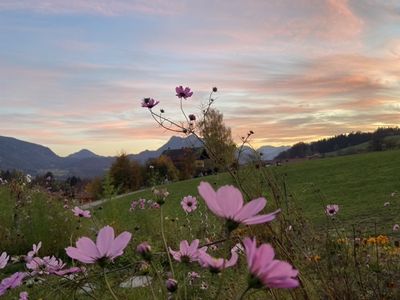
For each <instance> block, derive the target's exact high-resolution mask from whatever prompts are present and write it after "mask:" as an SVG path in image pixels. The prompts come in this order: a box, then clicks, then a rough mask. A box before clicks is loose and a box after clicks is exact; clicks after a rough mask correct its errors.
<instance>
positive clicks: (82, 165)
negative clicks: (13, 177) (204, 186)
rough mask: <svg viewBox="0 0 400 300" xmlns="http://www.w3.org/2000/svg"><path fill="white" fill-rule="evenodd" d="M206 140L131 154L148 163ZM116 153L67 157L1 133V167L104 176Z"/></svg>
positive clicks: (268, 151) (272, 150) (270, 150)
mask: <svg viewBox="0 0 400 300" xmlns="http://www.w3.org/2000/svg"><path fill="white" fill-rule="evenodd" d="M201 146H202V142H201V141H199V140H198V139H197V138H196V137H195V136H193V135H191V136H188V137H178V136H172V137H171V138H170V139H169V140H168V142H167V143H166V144H164V145H163V146H161V147H160V148H158V149H157V150H145V151H142V152H140V153H138V154H129V155H128V157H129V158H130V159H131V160H136V161H138V162H139V163H141V164H144V163H145V162H146V161H147V160H148V159H150V158H155V157H159V156H160V155H161V153H162V152H163V151H164V150H168V149H180V148H183V147H192V148H195V147H201ZM288 148H289V147H287V146H282V147H273V146H263V147H261V148H259V149H257V151H258V152H260V153H263V159H273V158H274V157H275V156H277V155H278V154H279V153H280V152H282V151H284V150H286V149H288ZM248 157H250V150H249V149H247V148H246V149H244V151H243V154H242V156H241V159H240V161H241V162H243V161H244V160H246V158H248ZM115 159H116V157H115V156H101V155H97V154H95V153H93V152H92V151H90V150H87V149H82V150H80V151H78V152H76V153H73V154H70V155H68V156H66V157H61V156H58V155H57V154H56V153H54V152H53V151H52V150H51V149H50V148H48V147H45V146H42V145H39V144H34V143H30V142H26V141H22V140H18V139H16V138H12V137H5V136H0V170H14V169H15V170H20V171H23V172H25V173H29V174H31V175H38V174H44V173H46V172H48V171H50V172H52V173H53V174H54V175H55V176H56V177H59V178H66V177H68V176H72V175H75V176H79V177H81V178H93V177H95V176H102V175H104V173H105V172H106V171H107V170H108V169H109V168H110V166H111V165H112V163H113V162H114V160H115Z"/></svg>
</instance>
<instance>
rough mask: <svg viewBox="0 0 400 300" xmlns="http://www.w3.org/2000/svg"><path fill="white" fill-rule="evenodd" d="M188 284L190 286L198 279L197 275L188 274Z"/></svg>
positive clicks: (193, 273)
mask: <svg viewBox="0 0 400 300" xmlns="http://www.w3.org/2000/svg"><path fill="white" fill-rule="evenodd" d="M188 277H189V283H190V284H192V283H193V282H194V281H195V280H196V279H199V278H200V277H201V276H200V274H199V273H197V272H195V271H192V272H188Z"/></svg>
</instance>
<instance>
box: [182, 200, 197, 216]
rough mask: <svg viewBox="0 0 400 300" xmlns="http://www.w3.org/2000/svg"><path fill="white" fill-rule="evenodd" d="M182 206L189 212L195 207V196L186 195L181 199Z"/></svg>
mask: <svg viewBox="0 0 400 300" xmlns="http://www.w3.org/2000/svg"><path fill="white" fill-rule="evenodd" d="M181 205H182V208H183V210H184V211H185V212H187V213H191V212H193V211H195V210H196V209H197V200H196V197H193V196H186V197H183V199H182V201H181Z"/></svg>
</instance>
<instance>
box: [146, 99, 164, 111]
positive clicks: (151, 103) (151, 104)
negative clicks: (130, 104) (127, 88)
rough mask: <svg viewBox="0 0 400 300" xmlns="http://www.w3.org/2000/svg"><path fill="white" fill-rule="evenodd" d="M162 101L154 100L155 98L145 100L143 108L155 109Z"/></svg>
mask: <svg viewBox="0 0 400 300" xmlns="http://www.w3.org/2000/svg"><path fill="white" fill-rule="evenodd" d="M158 103H160V101H157V100H154V99H153V98H144V99H143V101H142V107H147V108H149V109H150V108H153V107H154V106H156V105H157V104H158Z"/></svg>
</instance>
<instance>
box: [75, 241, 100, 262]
mask: <svg viewBox="0 0 400 300" xmlns="http://www.w3.org/2000/svg"><path fill="white" fill-rule="evenodd" d="M76 248H78V249H79V251H80V252H81V253H83V254H85V255H86V256H88V257H92V258H94V259H97V258H100V257H101V255H100V253H99V250H97V247H96V245H95V244H94V242H93V241H92V240H91V239H89V238H88V237H81V238H80V239H78V240H77V242H76Z"/></svg>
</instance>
